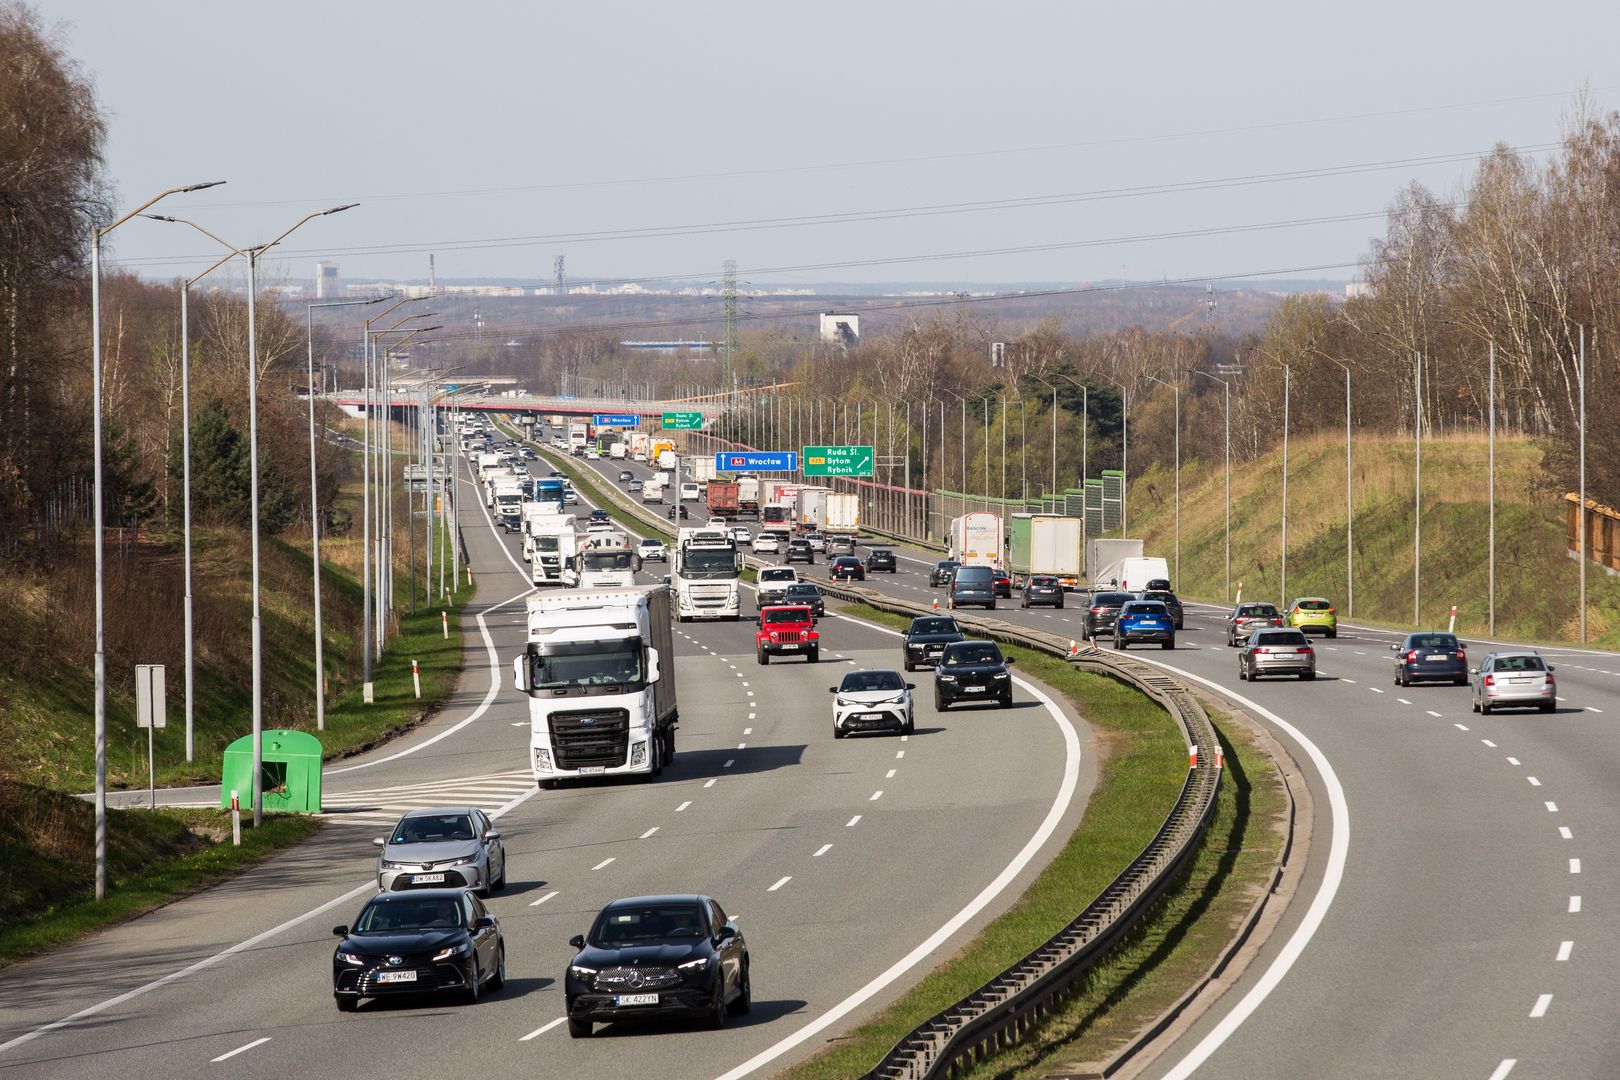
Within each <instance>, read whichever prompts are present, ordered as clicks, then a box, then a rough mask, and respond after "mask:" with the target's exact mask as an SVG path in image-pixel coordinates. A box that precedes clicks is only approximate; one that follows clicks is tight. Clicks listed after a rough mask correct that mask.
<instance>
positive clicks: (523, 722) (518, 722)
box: [512, 720, 529, 727]
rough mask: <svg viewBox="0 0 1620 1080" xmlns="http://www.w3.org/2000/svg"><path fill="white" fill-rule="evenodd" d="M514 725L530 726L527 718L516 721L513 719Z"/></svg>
mask: <svg viewBox="0 0 1620 1080" xmlns="http://www.w3.org/2000/svg"><path fill="white" fill-rule="evenodd" d="M512 726H513V727H528V726H529V722H528V721H527V720H514V721H512Z"/></svg>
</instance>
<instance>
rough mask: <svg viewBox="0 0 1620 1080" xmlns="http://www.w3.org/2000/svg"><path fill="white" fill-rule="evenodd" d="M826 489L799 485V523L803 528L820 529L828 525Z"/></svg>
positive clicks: (827, 493) (827, 492) (828, 492)
mask: <svg viewBox="0 0 1620 1080" xmlns="http://www.w3.org/2000/svg"><path fill="white" fill-rule="evenodd" d="M830 494H831V492H830V491H828V489H826V488H824V487H813V486H809V485H805V484H801V485H799V509H798V523H799V526H800V527H801V528H805V529H819V528H821V527H822V526H823V525H825V524H826V523H827V496H828V495H830Z"/></svg>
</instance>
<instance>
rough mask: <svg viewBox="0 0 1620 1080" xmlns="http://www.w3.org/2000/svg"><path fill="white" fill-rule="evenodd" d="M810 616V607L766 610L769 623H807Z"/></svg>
mask: <svg viewBox="0 0 1620 1080" xmlns="http://www.w3.org/2000/svg"><path fill="white" fill-rule="evenodd" d="M810 618H811V616H810V609H809V608H802V607H800V608H767V609H766V611H765V621H766V622H768V623H807V622H809V621H810Z"/></svg>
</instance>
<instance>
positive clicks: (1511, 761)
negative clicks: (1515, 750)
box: [1507, 757, 1519, 765]
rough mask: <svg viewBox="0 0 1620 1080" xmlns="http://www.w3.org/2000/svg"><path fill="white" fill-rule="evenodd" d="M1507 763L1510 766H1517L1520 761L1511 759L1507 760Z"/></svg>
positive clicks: (1514, 758)
mask: <svg viewBox="0 0 1620 1080" xmlns="http://www.w3.org/2000/svg"><path fill="white" fill-rule="evenodd" d="M1507 763H1508V764H1509V765H1517V764H1518V763H1519V759H1518V758H1516V757H1510V758H1508V759H1507Z"/></svg>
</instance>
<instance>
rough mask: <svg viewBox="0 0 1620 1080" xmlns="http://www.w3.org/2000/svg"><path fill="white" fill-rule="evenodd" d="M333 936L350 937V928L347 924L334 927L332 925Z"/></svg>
mask: <svg viewBox="0 0 1620 1080" xmlns="http://www.w3.org/2000/svg"><path fill="white" fill-rule="evenodd" d="M332 936H333V937H348V936H349V928H348V927H347V926H334V927H332Z"/></svg>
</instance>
